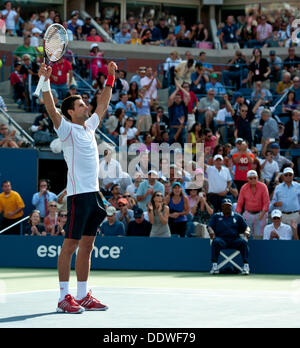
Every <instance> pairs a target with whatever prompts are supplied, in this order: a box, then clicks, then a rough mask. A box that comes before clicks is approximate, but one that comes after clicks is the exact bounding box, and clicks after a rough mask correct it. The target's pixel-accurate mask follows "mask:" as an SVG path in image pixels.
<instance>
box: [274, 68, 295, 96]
mask: <svg viewBox="0 0 300 348" xmlns="http://www.w3.org/2000/svg"><path fill="white" fill-rule="evenodd" d="M292 84H293V82H292V80H291V74H290V73H289V72H285V73H284V74H283V75H282V81H279V82H278V84H277V87H276V93H277V94H280V95H282V94H284V93H285V92H286V90H287V89H289V88H290V87H291V86H292Z"/></svg>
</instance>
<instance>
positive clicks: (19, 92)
mask: <svg viewBox="0 0 300 348" xmlns="http://www.w3.org/2000/svg"><path fill="white" fill-rule="evenodd" d="M21 66H22V64H21V62H19V61H17V62H15V64H14V71H13V72H12V73H11V74H10V77H9V79H10V84H11V86H12V87H13V91H14V99H15V102H16V103H17V104H19V105H21V104H23V103H24V99H25V88H24V76H23V75H22V74H21V73H20V70H21Z"/></svg>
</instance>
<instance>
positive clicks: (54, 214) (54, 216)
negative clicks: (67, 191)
mask: <svg viewBox="0 0 300 348" xmlns="http://www.w3.org/2000/svg"><path fill="white" fill-rule="evenodd" d="M48 212H49V213H48V215H46V216H45V218H44V225H45V228H46V232H47V233H48V234H51V235H53V234H54V232H55V228H57V227H55V226H57V224H58V209H57V202H55V201H50V202H48Z"/></svg>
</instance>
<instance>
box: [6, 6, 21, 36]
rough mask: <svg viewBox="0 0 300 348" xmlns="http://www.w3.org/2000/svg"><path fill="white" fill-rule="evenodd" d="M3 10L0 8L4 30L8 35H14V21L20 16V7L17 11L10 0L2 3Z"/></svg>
mask: <svg viewBox="0 0 300 348" xmlns="http://www.w3.org/2000/svg"><path fill="white" fill-rule="evenodd" d="M4 6H5V10H2V18H3V19H4V20H5V24H6V32H7V33H8V35H9V36H14V35H15V31H16V23H17V22H18V19H19V17H20V7H18V9H17V12H16V11H15V10H14V9H13V8H12V3H11V1H6V2H5V3H4Z"/></svg>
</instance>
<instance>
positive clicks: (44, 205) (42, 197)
mask: <svg viewBox="0 0 300 348" xmlns="http://www.w3.org/2000/svg"><path fill="white" fill-rule="evenodd" d="M39 190H40V191H39V192H36V193H35V194H34V195H33V196H32V205H34V206H35V208H36V209H37V210H39V211H40V213H41V218H42V219H44V218H45V216H47V215H48V202H50V201H55V202H57V196H56V194H55V193H53V192H51V191H49V190H50V187H49V181H48V180H46V179H41V180H40V181H39Z"/></svg>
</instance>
